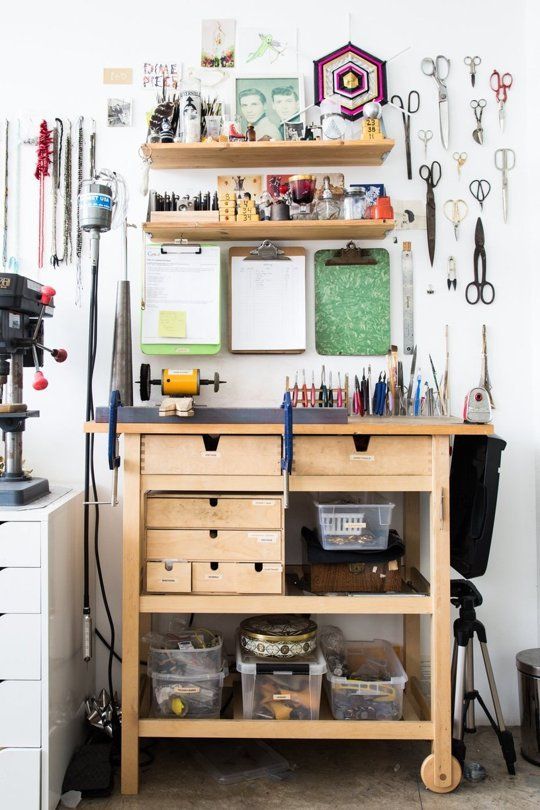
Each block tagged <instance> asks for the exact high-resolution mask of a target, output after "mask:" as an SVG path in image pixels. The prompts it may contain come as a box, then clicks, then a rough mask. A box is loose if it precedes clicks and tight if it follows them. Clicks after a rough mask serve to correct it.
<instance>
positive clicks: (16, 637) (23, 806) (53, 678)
mask: <svg viewBox="0 0 540 810" xmlns="http://www.w3.org/2000/svg"><path fill="white" fill-rule="evenodd" d="M62 492H65V489H64V490H62ZM58 494H60V495H61V493H58ZM58 494H57V496H56V499H51V502H50V504H49V505H48V506H44V507H41V506H40V507H39V508H26V509H0V808H2V810H53V809H54V808H56V806H57V804H58V802H59V799H60V793H61V789H62V780H63V777H64V773H65V770H66V768H67V765H68V763H69V760H70V759H71V756H72V754H73V751H74V750H75V748H76V747H77V745H79V744H80V742H82V733H83V722H82V717H83V716H84V707H83V704H84V699H85V697H87V695H88V693H89V692H90V691H91V689H92V682H91V678H92V674H93V673H92V670H91V667H87V666H86V665H85V664H84V662H83V660H82V651H81V621H80V613H81V604H82V601H81V600H82V596H81V583H82V531H81V528H82V498H81V495H80V493H77V492H73V491H70V492H68V493H67V494H64V495H61V497H58Z"/></svg>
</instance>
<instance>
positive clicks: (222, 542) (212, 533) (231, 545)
mask: <svg viewBox="0 0 540 810" xmlns="http://www.w3.org/2000/svg"><path fill="white" fill-rule="evenodd" d="M146 557H147V559H149V560H208V561H210V562H211V561H212V560H234V561H237V562H242V561H252V562H259V561H260V562H263V561H265V560H270V561H273V562H279V561H280V560H281V559H282V543H281V532H280V531H277V530H274V531H272V530H269V531H235V530H234V529H225V530H220V529H210V530H205V529H191V530H190V529H149V530H148V531H147V533H146Z"/></svg>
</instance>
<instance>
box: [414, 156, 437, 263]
mask: <svg viewBox="0 0 540 810" xmlns="http://www.w3.org/2000/svg"><path fill="white" fill-rule="evenodd" d="M419 174H420V177H421V178H422V180H425V181H426V186H427V189H426V225H427V242H428V251H429V260H430V262H431V266H432V267H433V259H434V258H435V239H436V211H435V194H434V193H433V189H434V188H436V187H437V186H438V185H439V181H440V179H441V177H442V168H441V164H440V163H439V161H438V160H434V161H433V163H432V164H431V166H428V165H427V164H426V163H424V164H423V165H422V166H420V170H419Z"/></svg>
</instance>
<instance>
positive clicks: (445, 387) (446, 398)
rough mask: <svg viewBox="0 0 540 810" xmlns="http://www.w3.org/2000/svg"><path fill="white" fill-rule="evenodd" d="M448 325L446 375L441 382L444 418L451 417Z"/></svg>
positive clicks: (445, 332) (445, 340)
mask: <svg viewBox="0 0 540 810" xmlns="http://www.w3.org/2000/svg"><path fill="white" fill-rule="evenodd" d="M448 346H449V344H448V324H446V326H445V327H444V348H445V362H444V374H443V376H442V381H441V414H442V415H443V416H450V386H449V382H448V379H449V377H448V371H449V368H450V351H449V348H448Z"/></svg>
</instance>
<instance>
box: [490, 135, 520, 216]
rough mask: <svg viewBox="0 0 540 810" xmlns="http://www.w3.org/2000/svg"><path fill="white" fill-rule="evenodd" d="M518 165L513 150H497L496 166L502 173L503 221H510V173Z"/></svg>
mask: <svg viewBox="0 0 540 810" xmlns="http://www.w3.org/2000/svg"><path fill="white" fill-rule="evenodd" d="M515 165H516V153H515V152H514V150H513V149H497V150H496V151H495V166H496V168H497V169H498V170H499V171H500V172H502V203H503V219H504V221H505V222H506V221H507V219H508V172H509V171H510V170H511V169H513V168H514V166H515Z"/></svg>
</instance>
